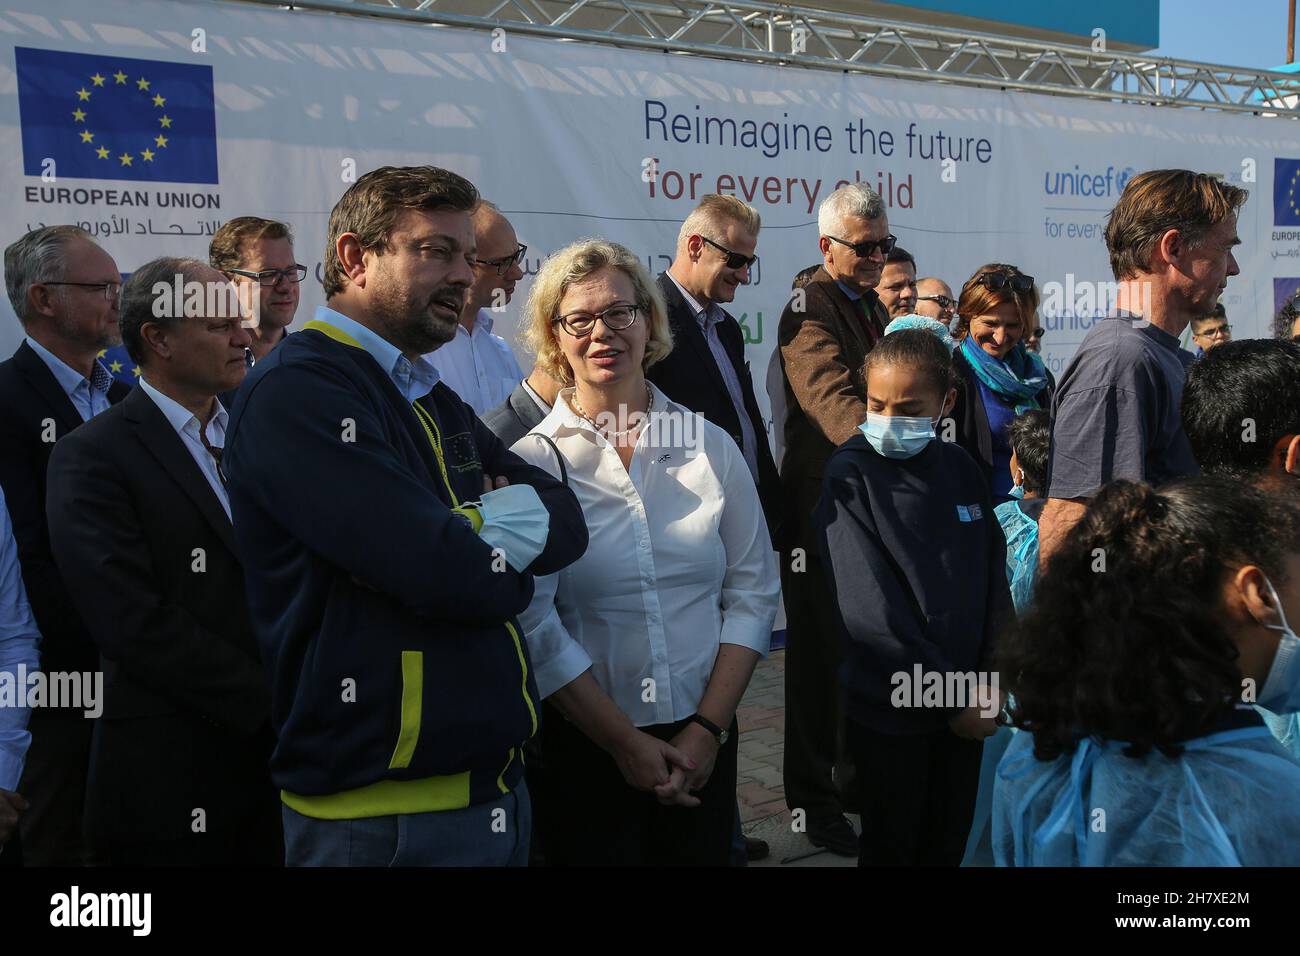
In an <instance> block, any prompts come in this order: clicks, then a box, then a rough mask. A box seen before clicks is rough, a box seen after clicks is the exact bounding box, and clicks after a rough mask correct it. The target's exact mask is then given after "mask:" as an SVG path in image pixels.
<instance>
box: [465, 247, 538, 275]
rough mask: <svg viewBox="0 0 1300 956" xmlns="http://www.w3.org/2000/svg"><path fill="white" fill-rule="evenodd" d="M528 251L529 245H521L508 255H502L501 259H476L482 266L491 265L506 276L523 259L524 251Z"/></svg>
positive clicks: (499, 273)
mask: <svg viewBox="0 0 1300 956" xmlns="http://www.w3.org/2000/svg"><path fill="white" fill-rule="evenodd" d="M527 251H528V247H527V246H523V245H521V246H520V247H519V248H518V249H516V250H515V251H514V252H512V253H510V255H508V256H501V257H500V258H499V259H475V260H474V261H475V262H477V263H478V264H479V265H481V266H490V267H491V268H493V269H495V270H496V271H497V275H499V276H504V275H505V274H506V273H507V272H509V271H510V267H511V266H513V265H515V264H516V263H518V262H522V261H523V258H524V253H525V252H527Z"/></svg>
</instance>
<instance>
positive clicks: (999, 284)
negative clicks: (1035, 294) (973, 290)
mask: <svg viewBox="0 0 1300 956" xmlns="http://www.w3.org/2000/svg"><path fill="white" fill-rule="evenodd" d="M975 281H976V282H978V283H979V284H980V285H982V286H986V287H987V288H988V289H989V291H991V292H997V291H998V290H1000V289H1004V288H1006V287H1007V286H1011V291H1012V292H1028V291H1029V290H1030V289H1032V288H1033V287H1034V277H1033V276H1027V275H1013V274H1012V273H1010V272H981V273H980V274H979V277H978V278H977V279H976V280H975Z"/></svg>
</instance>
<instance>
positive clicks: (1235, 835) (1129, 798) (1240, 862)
mask: <svg viewBox="0 0 1300 956" xmlns="http://www.w3.org/2000/svg"><path fill="white" fill-rule="evenodd" d="M1250 720H1251V725H1250V726H1245V727H1238V728H1236V729H1232V730H1224V731H1220V732H1218V733H1214V734H1210V735H1209V736H1206V737H1200V738H1197V739H1196V740H1192V741H1189V742H1188V743H1187V744H1186V745H1185V746H1186V750H1184V752H1183V753H1182V755H1180V756H1179V757H1176V758H1169V757H1166V756H1164V755H1163V754H1161V753H1159V752H1152V753H1150V754H1147V755H1146V756H1145V757H1142V758H1139V759H1134V758H1131V757H1125V756H1124V755H1123V753H1122V752H1121V751H1122V750H1123V748H1124V744H1123V743H1119V742H1098V741H1096V740H1095V739H1090V740H1086V741H1083V742H1081V743H1080V744H1079V746H1078V748H1077V749H1076V750H1075V752H1074V753H1073V754H1072V755H1066V756H1062V757H1060V758H1058V759H1057V760H1054V761H1051V762H1046V763H1045V762H1043V761H1040V760H1037V759H1035V758H1034V754H1033V737H1032V735H1030V734H1027V733H1019V734H1016V735H1015V737H1014V738H1013V739H1012V741H1011V744H1010V746H1009V747H1008V748H1007V752H1006V754H1005V755H1004V756H1003V758H1002V762H1001V763H1000V764H999V766H998V774H997V776H998V779H997V784H996V786H995V788H994V793H993V851H994V856H995V858H996V862H997V864H998V865H999V866H1296V865H1298V864H1300V799H1297V798H1298V797H1300V762H1298V761H1297V760H1296V759H1295V758H1294V757H1292V756H1291V755H1290V754H1289V753H1287V752H1286V751H1285V750H1284V749H1283V748H1282V747H1281V745H1280V744H1278V742H1277V741H1276V740H1275V739H1274V738H1273V735H1272V734H1271V733H1270V732H1269V730H1268V728H1267V727H1265V726H1263V725H1262V724H1261V723H1260V722H1259V720H1258V718H1257V717H1254V716H1253V715H1252V716H1251V718H1250ZM1098 811H1104V816H1103V815H1102V814H1101V813H1099V812H1098Z"/></svg>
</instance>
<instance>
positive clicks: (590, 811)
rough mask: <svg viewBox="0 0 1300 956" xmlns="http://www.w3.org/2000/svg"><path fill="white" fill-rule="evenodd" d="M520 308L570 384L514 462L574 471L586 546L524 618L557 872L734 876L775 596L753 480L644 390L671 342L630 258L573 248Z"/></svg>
mask: <svg viewBox="0 0 1300 956" xmlns="http://www.w3.org/2000/svg"><path fill="white" fill-rule="evenodd" d="M526 312H527V322H528V328H527V333H526V334H527V337H528V340H529V344H530V345H531V346H532V348H533V350H534V351H535V352H536V353H537V360H538V364H539V365H540V366H542V367H543V368H545V369H547V370H548V371H549V372H550V373H551V374H552V375H554V377H556V378H558V379H561V380H564V381H571V382H573V383H574V384H573V385H572V386H570V387H568V388H565V389H563V390H561V391H560V393H559V395H558V397H557V400H556V403H555V407H554V409H552V411H551V413H550V414H549V415H548V416H547V417H546V418H545V419H544V420H543V421H542V423H541V424H540V425H538V426H537V427H536V428H534V429H533V431H532V432H530V433H529V434H528V435H525V436H524V437H523V438H521V439H520V440H519V442H518V443H517V444H516V445H515V446H514V451H515V452H516V453H517V454H519V455H521V456H522V457H524V458H525V459H526V460H528V461H531V462H533V463H535V464H537V465H540V466H541V467H544V468H548V469H550V470H551V471H552V473H553V474H555V475H557V476H562V477H564V478H565V480H566V481H567V482H568V484H569V486H570V488H571V489H572V490H573V492H574V493H575V494H576V495H577V496H578V500H579V502H580V503H581V504H582V508H583V512H584V514H585V515H586V519H587V527H588V529H589V532H590V537H591V543H590V546H589V548H588V551H587V557H586V558H584V559H583V560H582V561H579V562H577V563H576V564H574V565H572V566H571V567H569V568H567V569H566V570H565V571H564V572H562V573H561V574H557V575H550V576H547V577H539V578H538V579H537V591H536V595H535V597H534V599H533V602H532V604H531V605H530V607H529V609H528V611H527V612H526V613H525V615H524V617H523V618H521V621H522V623H523V624H524V626H525V629H526V637H527V641H528V646H529V652H530V655H531V657H532V660H533V666H534V672H535V674H536V677H537V681H538V688H539V692H540V693H541V695H542V696H543V697H544V698H546V701H545V703H544V718H543V723H544V732H543V739H542V751H543V756H544V761H545V765H546V775H545V779H546V784H545V786H544V787H543V788H542V791H543V792H542V794H541V796H540V797H539V798H538V801H537V824H538V828H539V831H538V832H539V835H540V837H541V841H542V847H543V850H544V852H545V856H546V860H547V862H548V863H551V864H560V865H563V864H651V865H653V864H659V865H662V864H700V865H716V866H724V865H726V864H727V860H728V854H729V848H730V845H731V839H732V832H733V823H734V813H735V789H736V745H737V742H736V721H735V712H736V707H737V705H738V704H739V703H740V698H741V695H742V694H743V693H744V690H745V687H746V685H747V684H748V683H749V679H750V676H751V674H752V673H753V670H754V666H755V664H757V663H758V660H759V658H760V657H762V656H764V655H766V654H767V650H768V641H769V639H770V637H771V629H772V621H773V618H774V617H775V615H776V607H777V600H778V596H779V592H780V586H779V583H778V575H777V568H776V562H775V558H774V556H773V554H772V551H771V545H770V543H769V538H768V532H767V526H766V523H765V522H764V520H763V511H762V508H761V506H760V504H759V499H758V493H757V491H756V489H755V487H754V481H753V477H752V476H751V474H750V472H749V468H748V466H747V465H746V463H745V458H744V456H743V454H742V453H741V451H740V449H739V448H738V447H737V445H736V443H735V441H734V440H733V439H732V438H731V436H730V435H728V434H727V433H726V432H724V431H723V430H722V429H721V428H718V427H717V426H715V425H712V424H710V423H709V422H707V421H705V420H704V419H703V418H702V417H700V416H699V415H696V414H695V413H693V412H691V411H689V410H687V409H686V408H685V407H683V406H681V405H678V404H677V403H676V402H673V401H672V400H671V399H670V398H668V396H666V395H665V394H664V393H663V392H661V391H660V390H659V389H657V388H656V387H654V386H653V385H651V384H649V383H648V382H647V381H646V377H645V370H646V368H647V367H649V366H650V365H652V364H654V363H655V362H656V361H658V360H659V359H661V358H662V357H663V356H664V355H666V354H668V352H669V350H670V349H671V348H672V340H671V337H670V333H669V325H668V319H667V313H666V310H665V307H664V302H663V298H662V296H661V294H660V292H659V290H658V288H657V287H656V286H655V285H654V283H653V282H652V281H651V279H650V277H649V275H648V274H647V273H646V271H645V269H644V268H643V267H642V266H641V264H640V262H639V261H638V260H637V258H636V256H635V255H634V254H633V253H632V252H630V251H629V250H627V249H626V248H624V247H623V246H620V245H618V244H616V243H612V242H607V241H604V240H598V239H593V240H582V241H579V242H576V243H573V244H572V245H570V246H567V247H566V248H564V249H561V250H560V251H559V252H557V253H555V254H554V255H553V256H551V257H550V258H549V259H548V260H547V261H546V263H545V264H544V265H543V267H542V270H541V272H540V273H539V274H538V276H537V280H536V281H535V282H534V284H533V288H532V292H531V294H530V296H529V300H528V305H527V309H526Z"/></svg>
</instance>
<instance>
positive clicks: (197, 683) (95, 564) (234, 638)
mask: <svg viewBox="0 0 1300 956" xmlns="http://www.w3.org/2000/svg"><path fill="white" fill-rule="evenodd" d="M160 285H161V286H162V287H163V288H165V289H167V291H166V292H163V293H162V294H161V295H155V290H156V289H157V288H158V287H159V286H160ZM196 288H197V289H201V290H202V291H203V295H202V301H203V303H204V306H203V314H201V315H197V316H196V315H194V314H193V312H192V311H187V310H186V306H189V305H190V303H191V302H192V301H194V298H193V296H192V290H194V289H196ZM121 309H122V314H121V326H122V338H123V341H124V343H125V345H126V348H127V351H128V352H129V353H130V355H131V358H132V359H133V360H134V361H135V362H136V363H137V364H138V365H139V366H140V369H141V376H140V383H139V387H137V388H135V389H133V390H132V391H131V394H130V395H128V396H127V397H126V398H125V399H124V400H123V401H122V402H121V404H119V405H117V406H115V407H114V408H112V409H110V410H109V411H108V412H106V413H104V414H103V415H101V416H99V417H98V418H96V419H95V420H94V421H93V422H90V423H89V424H88V425H86V427H84V428H81V429H78V430H77V431H76V432H75V433H74V434H72V435H70V436H69V437H68V438H67V439H66V440H64V441H62V442H60V443H59V446H58V448H57V449H55V452H54V454H53V456H51V459H50V472H49V501H48V507H47V513H48V516H49V522H50V542H51V544H52V546H53V549H54V556H55V558H56V559H57V561H58V564H59V567H60V568H61V569H62V570H63V572H64V575H65V578H66V580H67V581H68V582H69V591H70V593H71V596H72V600H73V603H74V605H75V606H76V608H77V609H78V610H79V611H80V612H81V613H82V615H83V616H84V617H85V619H86V620H87V622H88V624H89V626H90V633H91V637H92V638H93V639H94V641H95V643H96V644H97V645H98V647H99V649H100V650H101V652H102V653H103V657H104V661H105V671H106V686H105V688H104V701H103V708H104V710H103V716H102V718H101V720H100V722H99V726H98V727H97V728H96V732H95V739H94V744H93V746H92V750H91V761H90V779H89V784H88V787H87V797H86V833H87V839H88V840H89V841H90V842H91V843H92V845H93V846H94V847H95V849H96V850H97V851H102V853H103V855H104V856H105V857H106V858H107V860H108V862H109V863H110V864H111V865H144V866H166V865H221V864H240V865H258V864H264V865H275V864H277V863H279V862H280V860H281V859H282V855H283V845H282V843H281V837H280V825H279V801H278V799H277V795H276V793H275V791H274V789H273V788H272V786H271V779H270V771H269V769H268V761H269V758H270V754H271V749H272V746H273V743H274V741H273V737H272V734H271V730H270V688H269V685H268V681H267V679H266V677H265V674H264V672H263V670H262V667H261V664H260V661H259V658H258V653H257V647H256V643H255V641H254V638H253V631H252V625H251V623H250V620H249V616H248V608H247V601H246V599H245V596H244V575H243V568H242V566H241V564H240V560H239V558H238V557H237V555H236V553H235V543H234V529H233V527H232V525H231V520H230V504H229V500H228V498H227V496H226V491H225V475H224V472H223V471H222V469H221V452H222V448H223V447H224V444H225V424H226V410H225V409H224V408H223V407H222V406H221V403H220V402H219V401H218V400H217V395H218V394H219V393H220V392H223V391H225V390H227V389H230V388H233V387H235V386H237V385H238V384H239V382H240V381H241V380H242V379H243V377H244V372H245V362H244V350H245V349H246V348H247V347H248V345H249V342H250V341H251V338H250V336H249V333H248V331H247V329H245V328H243V327H242V324H241V321H240V311H239V308H238V302H237V299H236V293H235V291H234V287H233V286H231V285H230V283H229V282H228V280H226V279H225V277H224V276H222V274H221V273H219V272H217V271H216V270H215V269H213V268H211V267H210V266H208V265H207V264H206V263H203V262H199V261H198V260H195V259H172V258H163V259H155V260H154V261H152V262H149V263H146V264H145V265H143V266H141V267H140V268H139V269H137V270H136V271H135V273H134V274H132V276H131V278H130V279H129V280H128V281H127V283H126V285H125V286H124V287H123V289H122V305H121Z"/></svg>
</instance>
